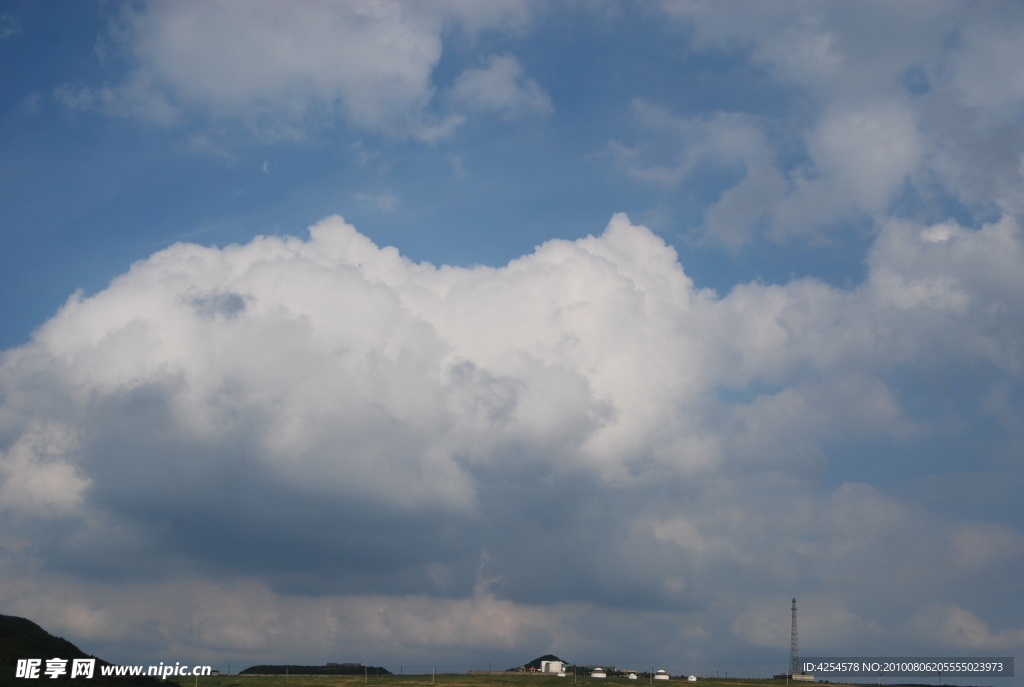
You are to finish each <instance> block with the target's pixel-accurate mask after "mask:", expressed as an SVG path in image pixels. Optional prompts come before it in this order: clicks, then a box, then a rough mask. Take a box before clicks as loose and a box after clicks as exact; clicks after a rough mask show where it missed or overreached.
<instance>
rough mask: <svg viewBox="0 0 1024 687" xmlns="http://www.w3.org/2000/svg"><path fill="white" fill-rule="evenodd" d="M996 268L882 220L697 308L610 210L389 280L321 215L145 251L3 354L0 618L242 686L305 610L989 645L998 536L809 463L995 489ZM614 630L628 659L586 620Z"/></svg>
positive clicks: (1007, 262) (999, 638) (679, 275)
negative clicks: (784, 619) (776, 613)
mask: <svg viewBox="0 0 1024 687" xmlns="http://www.w3.org/2000/svg"><path fill="white" fill-rule="evenodd" d="M1022 264H1024V237H1022V233H1021V228H1020V226H1019V225H1018V224H1017V222H1016V221H1015V220H1014V219H1013V218H1011V217H1009V216H1004V217H1003V218H1002V219H1000V220H999V221H997V222H994V223H991V224H988V225H985V226H984V227H983V228H981V229H979V230H970V229H967V228H964V227H961V226H959V225H957V224H956V223H954V222H945V223H941V224H936V225H931V226H928V225H922V224H917V223H912V222H908V221H892V222H889V223H887V224H885V225H884V226H883V227H882V228H881V233H880V235H879V238H878V239H877V240H876V242H875V244H874V247H873V250H872V252H871V254H870V258H869V269H868V277H867V279H866V280H865V281H864V282H863V283H862V284H860V285H859V286H857V287H855V288H852V289H849V290H842V289H837V288H835V287H831V286H828V285H826V284H823V283H821V282H818V281H816V280H813V279H801V280H794V281H792V282H790V283H788V284H784V285H766V284H759V283H751V284H745V285H740V286H738V287H736V288H735V289H733V290H732V291H731V292H730V293H728V294H725V295H722V296H719V295H718V294H715V293H713V292H710V291H707V290H701V289H699V288H697V287H696V286H695V285H694V283H693V282H692V280H691V279H690V278H689V277H688V276H687V275H686V274H685V272H684V271H683V268H682V267H681V266H680V264H679V262H678V261H677V255H676V253H675V251H674V250H673V249H671V248H670V247H668V246H667V245H666V244H665V243H664V242H663V241H662V240H661V239H659V238H658V237H656V236H655V235H654V234H652V233H651V232H650V231H648V230H647V229H646V228H644V227H640V226H635V225H633V224H631V223H630V222H629V220H628V218H627V217H626V216H625V215H621V214H620V215H616V216H615V217H613V218H612V220H611V222H610V223H609V225H608V227H607V228H606V230H605V231H604V233H603V234H601V235H600V236H596V237H595V236H589V237H586V238H583V239H580V240H578V241H573V242H570V241H562V240H554V241H550V242H548V243H545V244H544V245H542V246H540V247H538V248H537V249H536V250H535V251H534V252H533V253H532V254H530V255H527V256H523V257H521V258H519V259H516V260H513V261H512V262H510V263H509V264H508V265H506V266H504V267H501V268H490V267H474V268H455V267H449V266H442V267H435V266H433V265H430V264H427V263H420V264H416V263H413V262H410V261H409V260H407V259H405V258H403V257H402V256H401V255H400V254H399V253H398V251H397V250H396V249H394V248H390V247H387V248H380V247H378V246H376V245H374V244H373V243H372V242H371V241H370V240H369V239H367V238H366V237H365V236H363V235H361V234H360V233H358V232H357V231H356V230H355V229H354V228H353V227H352V226H350V225H348V224H346V223H345V222H344V221H343V220H342V219H341V218H338V217H332V218H328V219H325V220H324V221H322V222H320V223H319V224H317V225H315V226H314V227H312V228H311V229H310V235H309V238H308V240H303V239H300V238H294V237H260V238H257V239H254V240H253V241H251V242H249V243H247V244H244V245H232V246H227V247H225V248H213V247H203V246H198V245H193V244H176V245H174V246H171V247H169V248H167V249H165V250H162V251H159V252H158V253H155V254H154V255H152V256H150V257H149V258H147V259H146V260H143V261H140V262H139V263H137V264H135V265H133V267H132V269H131V270H130V271H129V272H128V273H126V274H124V275H122V276H120V277H118V278H117V279H115V280H114V281H113V282H112V283H111V284H110V286H109V287H108V288H106V289H105V290H103V291H101V292H99V293H97V294H95V295H91V296H88V297H87V296H84V295H82V294H76V295H75V296H73V297H72V298H71V299H69V300H68V302H67V303H66V304H65V305H64V307H63V308H61V310H60V311H59V312H58V313H57V314H56V315H55V316H54V317H53V318H52V319H51V320H50V321H48V322H47V323H46V324H45V325H44V326H42V327H41V328H40V329H39V330H38V331H37V332H36V333H35V335H34V336H33V339H32V341H31V342H29V343H28V344H25V345H24V346H21V347H18V348H15V349H11V350H8V351H6V352H4V354H3V359H2V363H0V398H2V399H3V401H2V405H0V441H2V443H0V450H2V451H3V454H2V456H0V461H2V462H0V479H3V482H2V483H0V495H3V496H4V503H3V506H4V508H3V510H2V514H0V518H3V522H4V525H5V526H4V528H3V529H4V531H5V535H4V537H5V539H4V541H3V550H4V551H5V553H4V554H3V556H2V557H0V565H3V566H4V569H5V570H6V571H8V573H9V574H5V579H6V581H5V583H4V587H3V588H2V589H0V601H2V603H3V607H4V609H5V610H8V611H17V612H21V613H24V614H27V615H29V616H30V617H36V618H41V619H46V620H47V621H48V622H49V623H50V624H51V625H52V628H51V629H56V630H61V631H66V632H68V633H70V634H72V636H82V637H86V638H91V641H95V642H114V643H117V642H120V643H121V644H120V646H122V647H125V646H128V647H131V650H132V651H139V652H145V651H159V650H161V649H164V650H166V649H167V648H168V647H171V648H181V649H182V650H188V651H197V652H198V651H201V647H203V646H207V647H223V649H224V651H228V650H230V651H234V652H237V654H238V655H240V656H241V655H244V656H246V657H247V660H252V661H253V662H256V661H258V660H260V659H261V657H263V658H265V657H269V656H273V655H274V653H273V652H274V651H275V650H277V651H281V650H284V649H281V647H285V645H286V644H287V646H290V647H293V650H294V651H296V652H300V653H301V652H302V651H305V652H306V653H307V654H308V655H310V656H311V657H313V656H314V655H315V654H316V655H318V654H317V652H318V651H319V649H317V648H316V647H317V646H320V645H319V644H315V643H314V644H309V643H308V642H306V640H303V639H301V637H300V638H299V639H296V640H295V641H294V642H292V643H291V644H288V643H287V642H286V643H285V644H279V643H278V642H279V638H280V637H283V636H290V635H291V633H292V630H291V629H289V628H293V626H294V617H296V616H297V615H301V616H302V617H309V616H310V614H312V615H316V614H317V613H320V614H321V615H322V616H323V617H322V618H321V619H320V620H318V621H316V622H315V623H313V624H311V625H309V626H310V627H313V628H317V627H320V628H331V629H330V632H329V633H328V636H330V637H352V636H353V633H355V632H356V631H355V630H354V629H353V628H355V627H357V626H358V627H359V628H360V629H359V631H358V632H360V633H362V632H364V631H365V628H367V627H372V628H374V629H373V633H372V637H373V638H375V641H377V642H378V644H377V646H378V651H379V653H378V654H377V655H382V656H383V655H387V656H399V655H401V654H402V652H407V654H406V655H412V654H415V655H421V656H422V655H426V654H427V653H429V651H430V650H431V647H435V648H436V647H438V646H442V645H443V646H444V647H448V649H449V650H451V651H456V649H455V648H454V647H458V646H462V647H464V648H465V647H466V646H467V642H468V643H469V648H468V649H466V651H467V652H471V650H475V649H474V647H476V648H477V649H479V650H485V649H487V650H494V651H498V650H503V649H502V647H504V648H505V649H507V650H509V651H529V652H532V651H534V648H535V647H536V648H537V649H538V650H545V649H554V650H559V651H561V650H563V649H573V648H575V649H576V650H578V651H581V650H583V649H584V648H586V647H591V648H593V647H600V646H605V647H611V646H618V647H619V649H618V650H619V651H623V652H628V653H629V655H630V656H650V655H651V652H657V651H681V650H682V648H681V647H682V646H683V645H685V646H687V647H689V649H688V650H689V651H690V652H691V654H690V655H691V656H693V657H696V658H694V660H697V658H699V657H704V658H705V659H706V658H708V657H713V656H721V655H722V651H724V650H725V649H723V648H722V647H728V646H749V647H771V646H776V645H778V644H779V643H780V641H781V642H782V643H783V644H784V637H783V638H782V639H781V640H780V639H779V637H778V636H777V635H778V634H779V632H780V631H781V630H780V629H779V628H778V627H776V624H777V623H775V621H774V620H772V618H771V617H769V615H766V613H767V611H766V609H768V608H770V607H771V603H772V599H774V598H776V597H779V598H782V609H781V613H782V615H783V616H785V610H786V609H785V603H784V602H785V598H786V596H787V595H788V594H789V593H790V592H791V591H792V590H793V589H794V588H803V589H808V590H814V591H813V592H812V593H811V595H810V597H809V598H808V603H811V604H813V605H814V606H815V607H816V608H819V609H821V614H820V615H818V616H817V617H818V620H817V621H815V622H817V623H819V625H818V626H817V627H818V634H817V635H816V636H817V638H818V639H817V641H818V642H819V646H829V647H835V648H841V645H842V643H843V642H848V641H853V640H857V641H868V640H872V641H874V640H878V641H883V640H884V641H889V642H895V644H893V646H896V645H899V646H905V647H912V646H916V645H915V644H914V643H915V642H918V643H923V644H924V645H927V643H928V642H932V643H933V644H932V646H934V642H940V643H944V644H943V646H948V647H949V648H950V649H951V650H952V649H960V648H963V647H969V648H972V649H986V650H988V649H991V650H1005V649H1007V648H1008V647H1009V648H1012V647H1013V646H1018V644H1014V642H1015V641H1017V640H1016V639H1014V638H1016V637H1018V635H1019V633H1020V630H1019V628H1018V627H1017V626H1016V625H1015V624H1014V621H1013V619H1012V618H1013V617H1014V616H1012V613H1010V615H1009V616H1008V615H1007V612H1008V611H1007V607H1006V606H1005V605H1004V604H1000V603H997V602H995V601H994V596H993V594H992V590H993V589H995V590H1006V591H1008V590H1010V589H1011V588H1012V587H1013V585H1014V584H1015V583H1014V582H1013V581H1012V580H1014V579H1015V576H1016V575H1017V574H1019V572H1020V569H1021V563H1022V556H1024V544H1022V541H1024V540H1022V537H1021V534H1020V531H1019V527H1020V523H1019V522H1016V521H1014V520H1013V519H1012V518H1011V519H1006V518H1005V517H994V518H993V519H989V520H986V519H984V518H978V517H973V518H971V517H952V516H949V515H939V514H938V513H937V512H935V511H933V510H931V509H930V508H929V507H928V505H927V503H922V502H920V501H919V500H914V499H904V498H901V497H900V496H899V495H898V494H894V493H888V491H889V489H888V487H887V483H885V482H881V483H875V484H874V485H871V484H868V483H866V482H869V481H872V480H871V479H870V475H871V474H874V473H871V472H870V470H869V471H867V472H865V473H864V475H865V476H864V477H861V478H860V479H849V478H847V477H842V478H839V479H838V480H835V479H834V478H830V477H829V476H830V475H831V474H833V473H834V472H835V471H837V470H838V473H839V474H843V475H849V474H852V475H854V476H856V475H857V474H858V463H859V462H860V461H865V462H868V463H870V462H872V461H874V462H875V463H878V462H879V461H881V462H884V463H885V464H886V466H887V467H886V474H887V475H890V476H891V481H892V482H893V483H897V482H913V480H914V479H915V478H918V477H926V476H927V474H928V473H929V472H930V470H931V468H930V467H929V466H928V464H927V463H924V466H923V467H922V464H921V463H919V462H916V461H915V462H912V461H907V460H903V459H901V456H902V455H903V454H904V453H906V452H921V451H926V450H930V449H931V448H932V447H934V446H936V445H937V444H941V443H951V444H953V445H956V446H965V445H972V446H973V447H974V448H973V450H974V451H975V453H974V454H973V455H972V456H970V457H969V458H963V459H960V460H959V461H957V462H956V469H958V470H961V471H974V472H978V473H979V474H980V475H981V479H982V480H983V481H984V480H988V484H989V485H995V483H996V481H997V480H998V481H1000V482H1002V483H1004V484H1005V483H1007V480H1009V483H1011V484H1012V483H1013V481H1014V480H1016V481H1017V482H1019V481H1020V463H1019V456H1015V457H1014V456H1010V457H1008V456H1007V455H1006V449H1007V448H1008V447H1012V446H1013V445H1015V444H1014V442H1019V441H1020V437H1019V436H1018V434H1019V428H1015V425H1014V423H1013V422H1012V421H1010V422H1008V423H1005V424H1004V425H1002V428H1001V429H1000V428H999V427H998V426H997V428H996V429H992V430H986V434H987V438H986V442H987V443H977V442H975V443H973V444H972V442H974V441H975V439H974V437H975V436H976V433H977V432H978V431H979V428H981V427H987V426H988V425H987V424H986V423H987V422H988V419H987V418H990V417H1005V418H1013V417H1019V412H1020V410H1021V405H1022V404H1021V403H1020V401H1019V398H1020V393H1021V389H1022V388H1024V366H1022V361H1024V348H1022V346H1024V331H1022V327H1021V323H1022V322H1024V284H1022V283H1021V280H1022V279H1024V277H1022V274H1024V272H1022V270H1020V266H1021V265H1022ZM922 379H925V380H929V381H928V382H927V383H925V384H924V385H923V386H922V385H921V384H919V382H920V380H922ZM908 380H909V381H908ZM960 380H963V384H962V385H961V383H960ZM922 389H923V390H922ZM936 390H938V393H939V394H940V397H941V399H942V407H940V408H939V409H938V410H937V411H936V410H935V409H934V408H932V407H931V406H930V405H929V404H933V403H934V398H933V397H932V394H933V393H935V392H936ZM870 454H880V456H879V455H870ZM947 469H948V468H947ZM997 470H1001V471H1002V472H998V473H997ZM936 471H941V470H939V469H938V468H936ZM989 473H991V474H992V475H993V476H989V477H985V475H986V474H989ZM1000 475H1001V476H1000ZM836 482H838V483H836ZM524 552H528V553H524ZM879 559H884V560H885V561H886V565H885V566H884V567H882V568H880V567H879V566H878V565H877V564H876V563H877V561H878V560H879ZM641 561H642V562H643V564H642V565H641V564H640V562H641ZM18 570H21V571H23V572H20V573H19V572H17V571H18ZM26 570H36V571H37V572H35V573H32V574H26V573H25V572H24V571H26ZM39 579H43V580H49V581H50V582H47V583H42V582H39ZM55 585H56V587H60V588H69V589H75V590H77V591H76V594H77V596H76V599H75V603H59V602H55V601H54V600H53V599H51V598H50V597H49V596H48V594H50V591H49V590H52V589H53V588H54V586H55ZM118 593H122V594H124V595H125V596H124V599H129V600H130V599H134V598H149V599H151V601H147V603H146V604H137V605H136V604H134V602H130V601H127V600H124V599H122V600H118V599H117V598H116V597H117V594H118ZM183 594H197V595H198V596H196V597H195V598H209V599H218V601H216V602H213V601H211V602H209V603H205V602H204V603H196V604H194V605H192V606H188V607H181V606H180V605H179V604H178V603H177V601H176V599H180V598H181V596H182V595H183ZM310 596H312V597H315V598H316V599H320V601H319V602H312V601H308V597H310ZM936 604H938V605H936ZM943 604H945V605H943ZM128 606H131V608H133V609H135V610H133V611H132V612H131V613H128V612H127V611H126V610H125V609H126V608H128ZM140 608H141V609H144V610H139V609H140ZM621 608H630V609H635V610H642V611H643V614H644V615H642V616H638V617H637V622H641V621H643V622H650V623H654V624H656V625H658V626H664V627H666V628H668V627H671V628H673V629H672V630H671V633H670V634H669V635H666V637H668V639H666V640H665V642H666V643H665V644H664V645H659V646H658V647H651V646H646V647H645V646H643V640H642V638H641V637H642V636H641V635H635V636H634V635H630V634H629V632H630V630H629V628H630V627H633V625H628V624H627V625H628V626H619V625H616V626H615V628H612V627H611V625H615V623H611V622H610V619H611V618H613V617H615V618H617V617H618V615H621V612H620V611H617V610H616V609H621ZM315 609H319V610H315ZM1010 611H1012V605H1011V608H1010ZM940 616H941V618H942V620H941V623H945V624H944V625H941V627H945V628H947V629H945V630H942V631H941V632H939V633H938V634H936V633H935V632H933V631H932V630H931V629H929V628H930V627H934V623H932V622H931V621H930V620H928V619H929V618H933V617H940ZM110 617H118V618H127V619H128V620H123V621H122V623H121V625H120V626H119V627H120V629H119V630H117V631H114V630H110V629H109V622H108V620H109V618H110ZM158 617H163V620H161V621H160V623H159V624H158V627H159V628H161V629H159V630H158V631H157V630H153V629H152V626H151V625H149V624H147V623H150V621H152V620H154V619H155V618H158ZM317 617H319V616H317ZM567 618H568V619H570V620H567ZM573 618H575V620H571V619H573ZM366 619H370V620H372V622H370V620H366ZM581 619H582V620H581ZM922 619H924V620H922ZM364 620H365V622H364ZM570 621H571V622H570ZM367 623H369V624H367ZM580 623H582V625H581V624H580ZM581 626H585V627H588V628H590V629H588V630H581V629H579V628H580V627H581ZM146 628H149V629H146ZM417 628H419V629H417ZM480 628H484V629H480ZM958 628H960V629H958ZM783 629H784V628H783ZM965 632H969V635H970V639H957V637H961V638H962V637H964V636H965V635H964V633H965ZM943 633H945V634H943ZM301 636H302V637H305V636H306V635H301ZM132 637H134V638H135V639H132ZM183 637H192V638H193V639H189V640H186V639H183ZM943 638H945V639H943ZM289 641H291V640H289ZM133 642H134V643H133ZM722 642H725V643H724V644H723V643H722ZM732 642H738V644H732ZM382 646H386V647H387V649H386V651H385V650H384V649H380V647H382ZM274 647H277V649H275V648H274ZM285 648H287V647H285ZM488 648H490V649H488ZM366 650H367V651H372V650H373V649H372V647H369V646H368V648H367V649H366ZM121 651H125V649H123V648H122V649H121ZM716 652H717V653H716ZM304 655H305V654H304ZM579 659H580V660H587V659H586V658H584V657H582V656H580V657H579ZM467 660H468V659H467ZM679 667H680V669H682V668H685V667H686V665H682V666H679ZM690 667H691V669H692V664H691V665H690Z"/></svg>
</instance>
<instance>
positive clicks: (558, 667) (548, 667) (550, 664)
mask: <svg viewBox="0 0 1024 687" xmlns="http://www.w3.org/2000/svg"><path fill="white" fill-rule="evenodd" d="M540 672H542V673H562V672H565V664H564V663H562V662H561V661H541V662H540Z"/></svg>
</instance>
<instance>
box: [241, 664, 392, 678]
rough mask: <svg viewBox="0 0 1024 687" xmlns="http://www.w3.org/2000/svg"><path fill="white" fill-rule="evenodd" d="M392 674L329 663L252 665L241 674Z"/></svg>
mask: <svg viewBox="0 0 1024 687" xmlns="http://www.w3.org/2000/svg"><path fill="white" fill-rule="evenodd" d="M286 672H287V674H289V675H362V674H364V672H365V673H366V674H369V675H391V671H390V670H388V669H387V668H381V667H380V666H363V665H358V664H355V665H352V664H349V665H343V664H337V663H334V664H331V663H328V664H327V665H325V666H269V665H262V666H252V667H251V668H246V669H245V670H243V671H241V672H239V673H238V674H239V675H284V674H285V673H286Z"/></svg>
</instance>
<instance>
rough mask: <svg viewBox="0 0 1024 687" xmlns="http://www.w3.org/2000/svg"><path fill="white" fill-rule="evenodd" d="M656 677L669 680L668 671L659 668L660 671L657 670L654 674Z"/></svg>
mask: <svg viewBox="0 0 1024 687" xmlns="http://www.w3.org/2000/svg"><path fill="white" fill-rule="evenodd" d="M654 679H655V680H667V679H668V673H666V672H665V671H664V670H659V671H658V672H656V673H655V674H654Z"/></svg>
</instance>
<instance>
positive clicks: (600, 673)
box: [590, 668, 608, 678]
mask: <svg viewBox="0 0 1024 687" xmlns="http://www.w3.org/2000/svg"><path fill="white" fill-rule="evenodd" d="M590 677H596V678H605V677H608V675H606V674H605V672H604V668H594V669H593V670H592V671H590Z"/></svg>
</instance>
